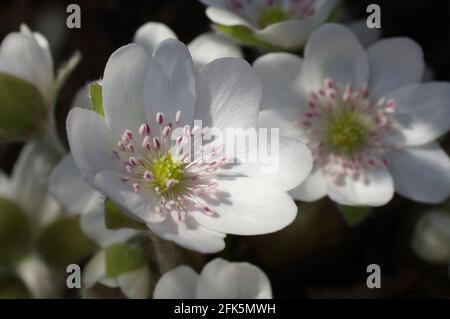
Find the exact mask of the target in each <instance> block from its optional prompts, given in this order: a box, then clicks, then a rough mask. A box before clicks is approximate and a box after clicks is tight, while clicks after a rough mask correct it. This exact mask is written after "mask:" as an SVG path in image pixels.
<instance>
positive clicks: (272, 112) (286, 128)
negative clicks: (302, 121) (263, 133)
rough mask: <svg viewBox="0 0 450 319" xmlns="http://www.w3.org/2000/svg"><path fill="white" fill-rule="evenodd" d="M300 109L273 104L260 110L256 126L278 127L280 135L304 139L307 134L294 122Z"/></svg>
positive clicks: (306, 137)
mask: <svg viewBox="0 0 450 319" xmlns="http://www.w3.org/2000/svg"><path fill="white" fill-rule="evenodd" d="M299 114H300V111H299V109H295V108H292V107H284V106H275V105H273V106H272V107H271V108H270V109H267V110H262V111H261V112H260V113H259V117H258V127H266V128H278V129H279V130H280V135H281V136H286V137H290V138H294V139H296V140H299V141H306V140H307V139H308V136H307V135H306V134H305V132H304V131H303V130H302V129H301V128H300V127H299V126H298V125H297V124H296V123H295V121H296V119H297V118H299Z"/></svg>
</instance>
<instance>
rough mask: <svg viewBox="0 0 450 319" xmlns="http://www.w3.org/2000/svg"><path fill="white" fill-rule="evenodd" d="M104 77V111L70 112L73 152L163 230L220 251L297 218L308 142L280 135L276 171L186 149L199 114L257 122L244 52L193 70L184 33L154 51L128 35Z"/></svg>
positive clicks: (116, 195)
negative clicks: (188, 153)
mask: <svg viewBox="0 0 450 319" xmlns="http://www.w3.org/2000/svg"><path fill="white" fill-rule="evenodd" d="M102 85H103V107H104V113H105V117H104V118H103V117H101V116H100V115H98V114H97V113H95V112H93V111H89V110H84V109H80V108H75V109H73V110H72V111H71V112H70V113H69V116H68V119H67V130H68V139H69V143H70V147H71V150H72V155H73V158H74V161H75V163H76V165H77V166H78V168H79V169H80V171H81V173H82V175H83V177H84V178H85V180H86V181H87V182H88V183H89V184H90V185H91V186H92V187H94V188H95V189H97V190H99V191H100V192H101V193H103V194H104V195H105V196H107V197H109V198H111V199H112V200H113V201H115V202H116V203H117V204H119V205H120V206H121V207H122V208H124V209H125V210H126V211H128V212H129V213H130V214H132V215H133V216H134V217H135V218H138V219H139V220H141V221H143V222H145V223H146V224H147V225H148V227H149V228H150V229H151V230H152V231H153V232H154V233H155V234H157V235H159V236H161V237H162V238H164V239H166V240H172V241H174V242H176V243H178V244H179V245H182V246H184V247H186V248H190V249H194V250H198V251H200V252H204V253H207V252H216V251H219V250H221V249H223V248H224V240H223V239H224V237H225V234H226V233H231V234H240V235H253V234H262V233H267V232H273V231H276V230H279V229H281V228H283V227H285V226H286V225H288V224H289V223H290V222H292V220H293V219H294V218H295V216H296V212H297V207H296V205H295V204H294V202H293V201H292V200H291V199H290V198H289V196H288V194H287V193H286V191H288V190H289V189H291V188H293V187H295V186H296V185H298V183H300V182H301V181H302V180H303V179H304V178H305V177H306V175H307V174H308V173H309V170H310V168H311V157H310V156H311V155H310V152H309V150H308V149H307V148H306V147H305V146H304V145H303V144H300V143H298V142H296V141H295V140H292V139H284V138H283V139H281V140H280V150H279V157H280V158H279V163H280V164H279V166H280V167H281V168H282V169H281V170H279V172H277V173H276V174H272V175H263V174H261V172H260V169H258V165H257V164H255V165H250V164H245V165H244V164H242V165H234V166H233V167H232V168H230V169H227V170H225V169H223V168H222V163H223V160H218V161H216V162H211V163H205V162H203V161H200V162H197V163H186V158H185V157H183V156H182V154H180V153H179V146H180V145H179V143H180V142H183V143H184V142H185V141H186V140H188V135H189V136H190V134H187V133H189V132H192V131H194V132H195V131H196V130H197V129H196V128H193V127H191V125H192V124H193V120H194V119H198V120H202V121H203V122H202V123H203V126H204V127H214V128H218V129H225V128H228V127H240V128H243V129H247V128H252V127H255V126H256V121H257V114H258V111H259V104H260V99H261V95H262V93H261V87H260V83H259V81H258V79H257V77H256V75H255V74H254V72H253V70H252V69H251V67H250V66H249V65H248V64H247V63H246V62H245V61H243V60H239V59H235V58H221V59H217V60H214V61H213V62H211V63H209V64H207V65H206V66H204V67H202V68H201V69H200V70H199V71H198V72H194V68H193V63H192V60H191V57H190V55H189V51H188V50H187V48H186V46H184V45H183V44H182V43H180V42H179V41H177V40H174V39H167V40H164V41H163V42H161V43H160V44H159V45H158V46H157V47H156V49H155V51H154V52H153V55H151V56H150V55H149V54H148V53H147V52H146V50H145V49H143V48H142V47H141V46H140V45H138V44H130V45H127V46H125V47H122V48H120V49H119V50H117V51H116V52H115V53H113V55H112V56H111V58H110V59H109V61H108V63H107V66H106V69H105V73H104V77H103V80H102ZM178 127H180V128H183V129H182V130H181V131H182V132H179V130H177V128H178ZM171 131H172V132H173V133H174V134H179V136H178V137H177V138H174V136H171V134H169V133H171ZM176 132H178V133H176ZM203 132H204V131H203ZM183 136H185V137H183ZM214 145H215V144H214ZM215 146H217V147H220V146H221V145H215ZM225 146H226V145H225ZM219 153H220V152H219Z"/></svg>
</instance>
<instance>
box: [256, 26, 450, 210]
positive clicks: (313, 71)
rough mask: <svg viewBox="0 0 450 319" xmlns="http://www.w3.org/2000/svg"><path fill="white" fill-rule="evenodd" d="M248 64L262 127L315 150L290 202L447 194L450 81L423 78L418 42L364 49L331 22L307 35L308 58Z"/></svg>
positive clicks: (375, 202)
mask: <svg viewBox="0 0 450 319" xmlns="http://www.w3.org/2000/svg"><path fill="white" fill-rule="evenodd" d="M254 67H255V69H256V71H257V73H258V74H259V76H260V78H261V80H262V83H263V88H264V89H263V92H264V96H263V101H262V108H263V109H264V110H263V111H262V112H261V114H260V119H259V120H260V126H261V127H279V128H280V134H281V135H282V136H288V137H292V138H297V139H299V140H301V141H304V142H305V143H307V144H308V145H309V146H310V148H311V150H312V152H313V156H314V161H315V162H314V169H313V172H312V173H311V175H310V176H309V177H308V179H307V180H306V181H305V182H304V183H303V184H301V185H300V186H299V187H297V188H296V189H295V190H293V191H292V192H291V194H292V196H293V197H294V198H296V199H299V200H305V201H315V200H318V199H320V198H322V197H324V196H325V195H327V194H328V195H329V196H330V197H331V199H333V200H334V201H336V202H338V203H340V204H344V205H356V206H358V205H362V206H379V205H384V204H386V203H387V202H389V201H390V199H391V198H392V196H393V194H394V189H395V191H396V192H398V193H399V194H401V195H403V196H405V197H408V198H410V199H413V200H415V201H419V202H425V203H437V202H441V201H443V200H445V199H446V198H447V197H448V195H449V193H450V160H449V157H448V155H447V154H446V153H445V152H444V151H443V150H442V149H441V147H440V146H439V145H438V144H437V143H436V142H434V140H435V139H437V138H438V137H439V136H441V135H442V134H444V133H445V132H447V131H448V129H449V128H450V121H449V120H448V119H449V118H450V84H449V83H447V82H428V83H423V84H422V83H420V82H421V80H422V76H423V71H424V61H423V54H422V50H421V48H420V46H419V45H417V44H416V43H415V42H414V41H412V40H410V39H408V38H393V39H386V40H381V41H378V42H376V43H375V44H373V45H372V46H370V48H369V49H368V50H367V52H366V50H364V48H363V47H362V45H361V44H360V43H359V42H358V40H357V39H356V38H355V36H354V35H353V34H352V33H351V32H350V31H349V30H348V29H347V28H346V27H344V26H341V25H337V24H328V25H324V26H322V27H320V28H319V29H318V30H316V31H314V32H313V33H312V34H311V36H310V38H309V40H308V42H307V44H306V47H305V56H304V59H301V58H299V57H297V56H295V55H292V54H286V53H274V54H268V55H265V56H263V57H261V58H259V59H258V60H257V61H255V63H254Z"/></svg>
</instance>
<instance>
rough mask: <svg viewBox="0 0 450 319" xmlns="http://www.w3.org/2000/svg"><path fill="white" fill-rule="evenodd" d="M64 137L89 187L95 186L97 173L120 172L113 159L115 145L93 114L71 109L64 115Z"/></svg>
mask: <svg viewBox="0 0 450 319" xmlns="http://www.w3.org/2000/svg"><path fill="white" fill-rule="evenodd" d="M67 137H68V140H69V144H70V149H71V151H72V156H73V160H74V162H75V164H76V165H77V167H78V168H79V169H80V172H81V175H82V176H83V178H84V179H85V180H86V181H87V182H88V183H89V184H90V185H91V186H92V187H95V183H94V177H95V175H96V174H97V173H99V172H100V171H102V170H105V169H111V170H117V171H120V170H124V169H123V168H121V166H122V165H120V163H118V161H115V160H114V159H113V154H112V151H113V150H114V149H115V146H113V142H112V140H111V131H110V129H109V127H108V126H107V124H106V122H105V120H104V119H103V118H102V117H101V116H100V115H98V114H97V113H96V112H94V111H89V110H84V109H80V108H75V109H72V110H71V111H70V112H69V115H68V116H67Z"/></svg>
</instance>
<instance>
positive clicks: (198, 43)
mask: <svg viewBox="0 0 450 319" xmlns="http://www.w3.org/2000/svg"><path fill="white" fill-rule="evenodd" d="M188 48H189V51H190V52H191V55H192V59H193V60H194V64H195V66H196V67H197V68H200V67H202V66H203V65H205V64H207V63H209V62H211V61H213V60H215V59H218V58H226V57H233V58H242V57H243V55H242V50H241V49H240V47H239V46H238V45H236V44H235V43H234V42H233V41H231V40H230V39H228V38H226V37H225V36H222V35H220V34H216V33H213V32H208V33H203V34H201V35H199V36H198V37H196V38H195V39H194V40H192V42H191V43H189V45H188Z"/></svg>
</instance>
